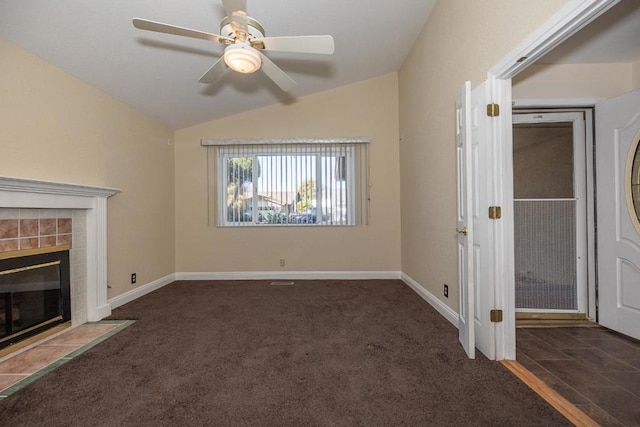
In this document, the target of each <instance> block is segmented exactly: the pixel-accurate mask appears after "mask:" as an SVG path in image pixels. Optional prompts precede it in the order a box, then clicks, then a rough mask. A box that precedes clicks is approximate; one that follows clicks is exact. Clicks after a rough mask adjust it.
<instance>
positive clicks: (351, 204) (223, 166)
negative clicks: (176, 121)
mask: <svg viewBox="0 0 640 427" xmlns="http://www.w3.org/2000/svg"><path fill="white" fill-rule="evenodd" d="M227 141H228V140H222V141H218V143H219V145H216V146H215V160H214V164H215V173H214V176H215V182H216V184H215V190H216V193H217V194H215V196H214V197H215V200H216V206H215V208H214V211H215V212H216V224H217V225H218V226H293V225H295V226H349V225H356V224H358V223H360V222H361V221H360V220H359V219H360V217H361V215H362V213H363V211H364V209H363V205H364V204H363V203H362V201H363V199H365V198H363V197H362V195H363V194H365V193H366V185H365V186H364V187H365V191H362V190H361V186H363V184H365V183H366V179H365V177H364V174H366V144H363V143H362V142H360V141H358V142H353V141H352V140H340V142H335V140H332V141H331V142H325V141H317V140H314V141H301V140H286V141H285V142H282V140H281V141H275V142H269V143H264V142H263V143H255V140H243V142H244V143H238V141H237V140H231V141H232V142H233V143H229V142H227ZM208 142H209V145H215V143H211V142H210V141H208ZM220 142H227V143H220ZM363 142H364V141H363ZM203 145H205V141H203Z"/></svg>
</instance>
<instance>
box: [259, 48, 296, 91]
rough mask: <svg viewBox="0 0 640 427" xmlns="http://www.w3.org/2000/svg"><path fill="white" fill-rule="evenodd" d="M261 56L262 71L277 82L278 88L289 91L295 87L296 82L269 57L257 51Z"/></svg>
mask: <svg viewBox="0 0 640 427" xmlns="http://www.w3.org/2000/svg"><path fill="white" fill-rule="evenodd" d="M258 53H259V54H260V57H261V58H262V71H264V73H265V74H266V75H267V76H268V77H269V78H270V79H271V80H273V82H274V83H275V84H277V85H278V86H279V87H280V89H282V90H283V91H285V92H289V91H290V90H291V89H293V88H294V87H296V85H297V83H296V82H295V80H293V79H292V78H291V77H289V76H288V75H287V73H285V72H284V71H282V70H281V69H280V67H278V66H277V65H276V64H274V63H273V62H272V61H271V60H270V59H269V58H267V57H266V56H265V55H264V54H262V52H258Z"/></svg>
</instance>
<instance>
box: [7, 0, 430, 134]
mask: <svg viewBox="0 0 640 427" xmlns="http://www.w3.org/2000/svg"><path fill="white" fill-rule="evenodd" d="M435 1H436V0H395V1H390V0H350V1H345V0H248V2H247V3H248V5H247V13H248V14H249V16H251V17H253V18H254V19H257V20H258V21H259V22H260V23H261V24H262V25H263V27H264V28H265V30H266V35H267V36H293V35H314V34H330V35H333V37H334V39H335V44H336V51H335V54H334V55H332V56H326V55H311V54H285V53H276V52H270V53H267V55H268V56H269V57H270V58H271V59H272V60H274V62H276V64H277V65H279V66H280V67H281V68H282V69H283V70H284V71H285V72H287V73H288V74H289V75H290V76H291V77H293V78H294V79H295V80H296V81H297V82H298V86H297V87H296V88H295V89H294V90H293V91H292V92H291V93H290V94H286V93H283V92H282V91H280V89H278V87H277V86H275V84H274V83H273V82H271V81H270V80H269V79H268V78H266V77H265V76H264V75H263V74H262V73H261V72H258V73H256V74H253V75H239V74H236V73H233V72H231V71H227V73H226V74H225V76H224V77H223V78H222V80H221V81H220V82H218V83H217V84H215V85H205V84H202V83H199V82H198V79H199V78H200V76H201V75H202V74H203V73H204V72H205V71H207V69H208V68H209V67H210V66H211V65H212V64H213V63H214V62H215V61H216V60H217V59H218V58H219V57H220V56H221V54H222V52H223V48H224V46H223V45H222V44H219V43H214V42H209V41H204V40H197V39H191V38H186V37H179V36H172V35H167V34H160V33H154V32H149V31H141V30H138V29H135V28H134V27H133V25H132V23H131V19H132V18H134V17H140V18H145V19H150V20H154V21H160V22H165V23H169V24H173V25H178V26H183V27H188V28H193V29H197V30H202V31H207V32H212V33H219V29H220V28H219V23H220V21H221V20H222V19H223V18H224V16H225V13H224V9H223V8H222V5H221V3H220V0H190V1H188V2H183V1H175V0H110V1H88V0H64V1H52V0H0V36H2V37H4V38H6V39H8V40H10V41H11V42H13V43H15V44H17V45H18V46H21V47H22V48H24V49H26V50H28V51H31V52H32V53H34V54H36V55H37V56H39V57H40V58H42V59H44V60H46V61H47V62H50V63H52V64H54V65H56V66H58V67H60V68H62V69H63V70H65V71H67V72H68V73H70V74H72V75H74V76H76V77H78V78H80V79H81V80H84V81H85V82H87V83H89V84H91V85H92V86H94V87H96V88H98V89H100V90H102V91H103V92H106V93H108V94H110V95H111V96H113V97H115V98H117V99H120V100H121V101H123V102H124V103H126V104H128V105H130V106H132V107H133V108H135V109H137V110H139V111H141V112H143V113H144V114H146V115H148V116H149V117H151V118H153V119H155V120H157V121H160V122H162V123H164V124H166V125H168V126H170V127H172V128H174V129H178V128H182V127H186V126H189V125H193V124H197V123H202V122H205V121H208V120H212V119H216V118H220V117H224V116H228V115H231V114H235V113H239V112H242V111H247V110H251V109H254V108H258V107H261V106H265V105H269V104H273V103H278V102H288V101H290V100H291V99H292V98H295V97H300V96H303V95H308V94H311V93H314V92H319V91H323V90H327V89H330V88H334V87H338V86H342V85H345V84H349V83H353V82H356V81H360V80H365V79H369V78H373V77H376V76H381V75H384V74H387V73H390V72H394V71H397V70H398V69H399V68H400V66H401V65H402V62H403V61H404V59H405V57H406V55H407V54H408V52H409V50H410V48H411V46H412V45H413V43H414V41H415V39H416V38H417V36H418V34H419V32H420V31H421V29H422V27H423V26H424V23H425V22H426V19H427V16H428V14H429V12H430V10H431V8H432V7H433V4H434V3H435Z"/></svg>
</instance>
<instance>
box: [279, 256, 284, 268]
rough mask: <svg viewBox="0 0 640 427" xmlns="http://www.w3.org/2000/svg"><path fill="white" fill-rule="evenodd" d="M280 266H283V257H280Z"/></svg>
mask: <svg viewBox="0 0 640 427" xmlns="http://www.w3.org/2000/svg"><path fill="white" fill-rule="evenodd" d="M280 267H284V258H281V259H280Z"/></svg>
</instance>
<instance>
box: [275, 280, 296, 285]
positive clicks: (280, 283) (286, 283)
mask: <svg viewBox="0 0 640 427" xmlns="http://www.w3.org/2000/svg"><path fill="white" fill-rule="evenodd" d="M294 283H295V282H287V281H280V282H271V286H293V284H294Z"/></svg>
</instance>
